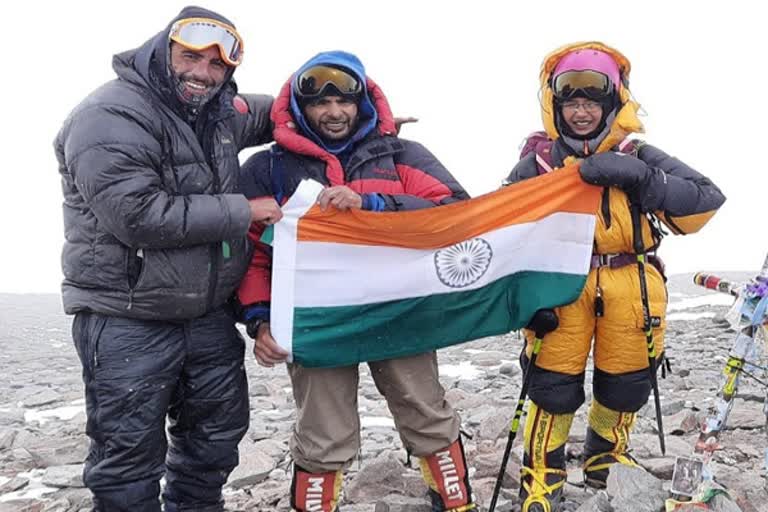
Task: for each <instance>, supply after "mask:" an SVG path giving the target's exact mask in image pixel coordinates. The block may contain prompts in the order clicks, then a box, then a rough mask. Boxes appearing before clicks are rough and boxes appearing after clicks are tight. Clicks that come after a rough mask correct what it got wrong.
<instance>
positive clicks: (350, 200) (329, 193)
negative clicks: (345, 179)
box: [317, 185, 363, 211]
mask: <svg viewBox="0 0 768 512" xmlns="http://www.w3.org/2000/svg"><path fill="white" fill-rule="evenodd" d="M317 204H319V205H320V208H321V209H322V210H323V211H325V210H326V209H327V208H328V206H329V205H330V206H333V207H334V208H337V209H339V210H341V211H344V210H349V209H352V208H357V209H360V208H362V206H363V198H362V197H361V196H360V194H358V193H357V192H355V191H354V190H352V189H351V188H349V187H347V186H345V185H336V186H335V187H328V188H326V189H323V191H322V192H320V195H319V196H317Z"/></svg>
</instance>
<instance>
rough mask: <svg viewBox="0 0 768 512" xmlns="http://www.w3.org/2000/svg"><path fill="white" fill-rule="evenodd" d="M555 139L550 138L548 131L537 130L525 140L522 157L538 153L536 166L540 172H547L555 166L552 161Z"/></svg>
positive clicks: (521, 152) (521, 150) (521, 151)
mask: <svg viewBox="0 0 768 512" xmlns="http://www.w3.org/2000/svg"><path fill="white" fill-rule="evenodd" d="M554 145H555V141H553V140H552V139H550V138H549V136H548V135H547V132H543V131H536V132H533V133H531V134H529V135H528V136H527V137H526V138H525V140H524V141H523V144H522V147H521V149H520V159H522V158H523V157H525V156H527V155H529V154H530V153H535V154H536V167H537V168H538V171H539V174H547V173H548V172H552V171H553V170H554V168H555V166H554V164H553V161H552V147H553V146H554Z"/></svg>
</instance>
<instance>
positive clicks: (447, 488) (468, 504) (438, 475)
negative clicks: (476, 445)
mask: <svg viewBox="0 0 768 512" xmlns="http://www.w3.org/2000/svg"><path fill="white" fill-rule="evenodd" d="M419 465H420V467H421V476H422V477H423V478H424V481H425V482H427V485H428V486H429V497H430V499H431V500H432V512H466V511H469V510H477V505H475V504H474V503H473V502H472V488H471V487H470V485H469V475H468V474H467V461H466V458H465V457H464V445H463V444H462V443H461V437H459V439H457V440H456V441H454V442H452V443H451V444H450V445H449V446H447V447H446V448H444V449H442V450H439V451H437V452H435V453H433V454H432V455H427V456H426V457H421V459H420V460H419Z"/></svg>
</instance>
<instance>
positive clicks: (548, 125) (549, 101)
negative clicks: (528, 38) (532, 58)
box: [539, 41, 644, 152]
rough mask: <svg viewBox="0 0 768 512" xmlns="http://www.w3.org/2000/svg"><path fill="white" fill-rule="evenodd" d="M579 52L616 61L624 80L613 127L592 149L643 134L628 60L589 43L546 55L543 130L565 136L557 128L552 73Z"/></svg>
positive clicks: (606, 147) (542, 75) (552, 135)
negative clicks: (597, 53)
mask: <svg viewBox="0 0 768 512" xmlns="http://www.w3.org/2000/svg"><path fill="white" fill-rule="evenodd" d="M579 49H595V50H600V51H603V52H605V53H607V54H609V55H610V56H611V57H612V58H613V59H614V60H615V61H616V64H618V66H619V70H620V72H621V77H622V80H621V83H620V84H619V91H618V100H619V106H618V107H617V110H616V111H615V116H614V117H613V120H610V119H609V121H610V124H609V125H608V126H606V129H605V130H604V131H603V132H602V133H601V134H600V135H599V136H598V137H602V140H596V141H595V143H594V145H595V146H596V148H593V150H594V151H595V152H601V151H606V150H609V149H610V148H612V147H614V146H615V145H617V144H618V143H620V142H621V141H623V140H624V139H625V138H627V137H628V136H629V135H630V134H632V133H643V131H644V128H643V124H642V123H641V122H640V119H638V117H637V111H638V110H639V109H640V105H639V104H638V103H637V102H635V101H634V100H633V99H632V95H631V93H630V91H629V88H628V84H629V72H630V70H631V65H630V62H629V59H627V58H626V57H625V56H624V55H623V54H622V53H621V52H619V51H618V50H616V49H614V48H611V47H610V46H607V45H605V44H603V43H601V42H598V41H588V42H580V43H572V44H568V45H565V46H562V47H560V48H558V49H556V50H554V51H553V52H551V53H550V54H549V55H547V56H546V57H545V58H544V61H543V62H542V64H541V71H540V73H539V81H540V83H541V118H542V121H543V122H544V129H545V130H546V132H547V135H549V137H550V138H551V139H558V138H560V137H561V135H562V134H561V133H560V132H559V131H558V129H557V121H556V116H555V108H556V107H555V96H554V92H553V91H552V87H551V85H550V84H551V81H552V73H553V72H554V70H555V68H556V67H557V65H558V63H559V62H560V60H561V59H562V58H563V57H565V56H566V55H567V54H569V53H571V52H573V51H574V50H579Z"/></svg>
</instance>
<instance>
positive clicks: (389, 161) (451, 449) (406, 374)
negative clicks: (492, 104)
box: [238, 51, 475, 512]
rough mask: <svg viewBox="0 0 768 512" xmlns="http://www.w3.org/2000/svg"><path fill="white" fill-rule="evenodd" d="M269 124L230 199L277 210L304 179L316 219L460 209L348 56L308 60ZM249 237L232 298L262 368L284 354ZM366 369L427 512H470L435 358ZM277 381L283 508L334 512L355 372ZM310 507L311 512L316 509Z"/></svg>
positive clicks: (356, 443)
mask: <svg viewBox="0 0 768 512" xmlns="http://www.w3.org/2000/svg"><path fill="white" fill-rule="evenodd" d="M271 116H272V121H273V122H274V124H275V129H274V133H273V136H274V139H275V141H276V142H277V144H276V146H274V147H273V148H272V150H271V151H264V152H261V153H258V154H255V155H253V156H252V157H251V158H250V159H249V160H248V161H247V162H246V163H245V165H244V166H243V168H242V176H241V187H242V190H243V193H244V194H245V195H246V196H247V197H249V198H259V197H274V198H276V199H277V200H278V202H280V203H283V202H285V200H287V198H289V197H290V196H291V195H292V194H293V193H294V191H295V190H296V188H297V186H298V184H299V183H300V182H301V181H302V180H305V179H313V180H316V181H318V182H320V183H322V184H323V185H325V186H326V188H325V189H324V190H323V192H322V193H321V194H320V196H319V197H318V202H319V204H320V206H321V207H323V208H328V207H333V208H338V209H340V210H347V209H353V208H359V209H364V210H370V211H398V210H414V209H419V208H429V207H432V206H438V205H442V204H448V203H452V202H455V201H459V200H462V199H467V198H468V195H467V193H466V192H465V191H464V189H463V188H462V187H461V185H459V183H458V182H457V181H456V180H455V179H454V177H453V176H452V175H451V174H450V173H449V172H448V171H447V170H446V169H445V167H443V165H442V164H441V163H440V162H439V161H438V160H437V158H435V157H434V155H432V154H431V153H430V152H429V151H428V150H427V149H426V148H424V147H423V146H421V145H420V144H417V143H415V142H411V141H407V140H403V139H400V138H398V137H397V134H396V127H395V121H394V118H393V116H392V112H391V110H390V108H389V105H388V103H387V100H386V98H385V96H384V94H383V93H382V91H381V89H380V88H379V87H378V86H377V85H376V84H375V83H374V82H373V81H372V80H371V79H370V78H368V77H366V74H365V69H364V67H363V65H362V63H361V62H360V60H359V59H358V58H357V57H355V56H354V55H351V54H349V53H344V52H339V51H335V52H326V53H320V54H318V55H316V56H315V57H313V58H312V59H310V60H309V61H308V62H307V63H306V64H305V65H304V66H302V67H301V68H300V69H299V70H298V72H296V73H295V74H294V75H293V76H292V77H291V79H290V80H289V81H288V83H286V84H285V86H284V87H283V89H282V91H281V93H280V95H279V97H278V98H277V100H276V101H275V104H274V106H273V108H272V114H271ZM260 231H261V228H254V230H253V231H252V233H251V234H252V238H253V239H254V241H255V242H256V245H257V248H256V252H255V255H254V257H253V261H252V262H251V267H250V269H249V271H248V273H247V275H246V278H245V280H244V281H243V283H242V285H241V287H240V290H239V292H238V294H239V298H240V301H241V303H242V304H244V305H246V306H247V307H246V320H247V324H248V327H249V329H248V332H249V334H251V336H252V337H254V339H255V346H254V355H255V356H256V359H257V360H258V362H259V363H260V364H262V365H265V366H272V365H274V364H276V363H280V362H283V361H285V358H286V356H287V354H286V353H285V352H284V351H282V350H281V349H280V348H279V347H278V346H277V344H276V343H275V340H274V339H273V338H272V335H271V333H270V328H269V305H270V270H271V252H270V251H269V248H268V247H267V246H265V245H263V244H261V243H260V242H258V236H259V235H260ZM405 337H407V333H404V338H405ZM404 341H405V340H404ZM368 364H369V367H370V368H371V374H372V376H373V379H374V381H375V382H376V386H377V388H378V389H379V391H380V392H381V393H382V394H383V395H384V398H385V399H386V400H387V404H388V406H389V409H390V410H391V411H392V414H393V416H394V418H395V424H396V425H397V427H398V431H399V433H400V437H401V439H402V441H403V444H404V445H405V448H406V449H407V450H408V451H409V452H410V453H412V454H414V455H416V456H418V457H419V458H420V459H421V468H422V473H423V475H424V478H425V480H426V481H427V483H428V484H429V487H430V491H429V492H430V495H431V498H432V501H433V510H441V511H455V512H460V511H466V510H473V509H475V505H474V504H473V503H472V497H471V489H470V485H469V479H468V475H467V467H466V462H465V458H464V450H463V447H462V443H461V440H460V439H459V417H458V415H457V414H456V412H455V411H454V410H453V408H452V407H451V406H450V405H449V404H448V402H447V401H446V400H445V397H444V395H445V391H444V389H443V387H442V386H441V385H440V383H439V380H438V374H437V373H438V372H437V358H436V355H435V353H434V352H432V353H427V354H421V355H417V356H413V357H404V358H398V359H391V360H386V361H376V362H370V363H368ZM288 372H289V375H290V378H291V382H292V384H293V393H294V398H295V401H296V406H297V409H298V411H297V425H296V427H295V428H294V431H293V432H294V433H293V438H292V440H291V454H292V456H293V460H294V472H293V484H292V485H291V505H292V506H293V508H294V509H296V510H298V511H306V510H323V511H324V512H334V511H336V510H338V496H339V492H340V488H341V480H342V470H343V469H345V468H346V467H348V466H349V464H350V463H351V462H352V460H353V459H354V457H355V455H356V454H357V453H358V450H359V448H360V420H359V417H358V411H357V384H358V367H357V366H350V367H343V368H304V367H302V366H300V365H298V364H288ZM318 503H321V504H322V505H321V507H322V508H315V507H316V506H317V504H318Z"/></svg>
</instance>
